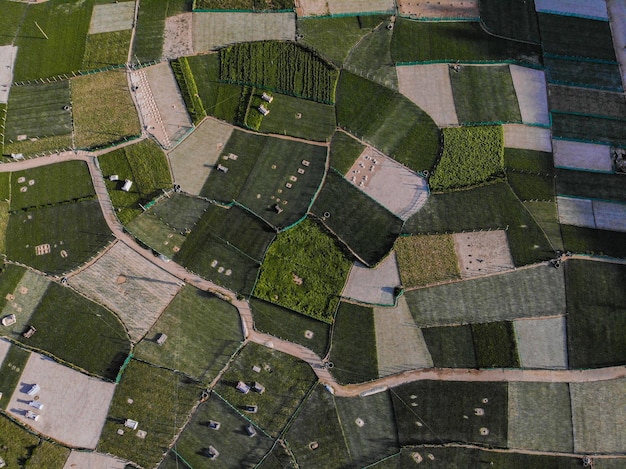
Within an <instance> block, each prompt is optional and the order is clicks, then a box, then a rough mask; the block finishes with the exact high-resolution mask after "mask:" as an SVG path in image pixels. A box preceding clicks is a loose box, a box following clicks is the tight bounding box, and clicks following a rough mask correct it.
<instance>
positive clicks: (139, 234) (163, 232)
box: [126, 212, 185, 259]
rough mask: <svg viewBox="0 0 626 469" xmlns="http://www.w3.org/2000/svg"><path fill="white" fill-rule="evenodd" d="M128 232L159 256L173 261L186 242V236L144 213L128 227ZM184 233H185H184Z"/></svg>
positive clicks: (151, 214) (153, 216)
mask: <svg viewBox="0 0 626 469" xmlns="http://www.w3.org/2000/svg"><path fill="white" fill-rule="evenodd" d="M126 229H127V230H128V232H129V233H130V234H131V235H133V236H134V237H135V238H137V239H138V240H140V241H141V242H142V243H144V244H145V245H146V246H149V247H151V248H152V249H154V250H155V251H156V252H158V253H159V254H163V255H164V256H166V257H168V258H169V259H172V258H173V257H174V256H175V255H176V253H177V252H178V251H180V247H181V246H182V245H183V243H184V242H185V235H184V234H181V231H178V230H176V229H174V228H172V227H170V226H168V225H167V224H166V223H164V222H163V221H161V220H159V218H158V217H157V216H156V215H154V214H153V213H152V212H144V213H142V214H140V215H139V216H138V217H136V218H134V219H133V220H132V221H131V222H130V223H128V224H127V225H126ZM182 233H184V231H183V232H182Z"/></svg>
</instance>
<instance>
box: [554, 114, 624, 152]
mask: <svg viewBox="0 0 626 469" xmlns="http://www.w3.org/2000/svg"><path fill="white" fill-rule="evenodd" d="M552 135H553V136H554V137H560V138H565V139H572V140H582V141H586V142H593V143H606V144H614V145H621V144H622V143H624V142H626V125H624V120H622V119H612V118H607V117H591V116H580V115H577V114H564V113H561V112H552Z"/></svg>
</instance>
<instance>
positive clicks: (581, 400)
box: [570, 378, 626, 453]
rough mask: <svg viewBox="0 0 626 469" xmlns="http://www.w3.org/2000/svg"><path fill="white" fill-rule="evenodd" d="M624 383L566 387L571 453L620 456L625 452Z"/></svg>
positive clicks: (624, 381) (623, 380)
mask: <svg viewBox="0 0 626 469" xmlns="http://www.w3.org/2000/svg"><path fill="white" fill-rule="evenodd" d="M625 389H626V379H624V378H622V379H615V380H611V381H596V382H592V383H570V395H571V399H572V419H573V421H574V451H576V452H577V453H596V452H597V453H623V452H624V451H625V450H626V432H625V431H624V424H625V423H626V392H624V390H625Z"/></svg>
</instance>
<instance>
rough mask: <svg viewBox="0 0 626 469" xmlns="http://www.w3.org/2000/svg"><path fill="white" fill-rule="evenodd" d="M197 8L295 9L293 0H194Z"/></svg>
mask: <svg viewBox="0 0 626 469" xmlns="http://www.w3.org/2000/svg"><path fill="white" fill-rule="evenodd" d="M194 8H195V9H197V10H256V11H266V10H293V8H294V5H293V0H272V1H270V2H268V1H264V0H194Z"/></svg>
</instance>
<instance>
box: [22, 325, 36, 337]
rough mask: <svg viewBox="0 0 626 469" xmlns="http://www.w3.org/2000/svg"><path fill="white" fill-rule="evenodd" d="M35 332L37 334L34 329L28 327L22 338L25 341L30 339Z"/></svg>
mask: <svg viewBox="0 0 626 469" xmlns="http://www.w3.org/2000/svg"><path fill="white" fill-rule="evenodd" d="M35 332H37V329H35V327H33V326H28V329H26V331H25V332H24V333H23V334H22V336H24V338H25V339H30V338H31V337H32V336H34V335H35Z"/></svg>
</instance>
